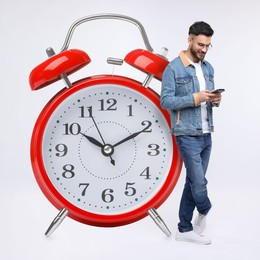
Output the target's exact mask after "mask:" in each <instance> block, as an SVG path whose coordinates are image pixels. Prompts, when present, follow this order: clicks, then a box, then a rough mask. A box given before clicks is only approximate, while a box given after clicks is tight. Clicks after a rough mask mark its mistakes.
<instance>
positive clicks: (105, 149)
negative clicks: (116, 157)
mask: <svg viewBox="0 0 260 260" xmlns="http://www.w3.org/2000/svg"><path fill="white" fill-rule="evenodd" d="M113 153H114V147H113V146H112V145H111V144H105V145H104V146H103V147H102V154H103V155H105V156H111V155H112V154H113Z"/></svg>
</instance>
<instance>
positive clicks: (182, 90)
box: [176, 77, 193, 96]
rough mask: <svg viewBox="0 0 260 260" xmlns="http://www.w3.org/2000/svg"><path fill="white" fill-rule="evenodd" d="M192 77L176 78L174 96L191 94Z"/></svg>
mask: <svg viewBox="0 0 260 260" xmlns="http://www.w3.org/2000/svg"><path fill="white" fill-rule="evenodd" d="M192 90H193V84H192V77H178V78H176V95H177V96H186V95H188V94H192V93H193V91H192Z"/></svg>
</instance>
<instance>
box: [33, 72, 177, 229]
mask: <svg viewBox="0 0 260 260" xmlns="http://www.w3.org/2000/svg"><path fill="white" fill-rule="evenodd" d="M99 84H115V85H119V86H121V87H125V88H131V89H133V90H135V91H138V92H140V93H141V94H142V95H144V96H146V97H147V98H149V99H150V100H151V101H152V102H153V103H154V104H155V105H156V106H157V108H158V109H159V110H160V111H161V112H162V113H163V115H164V117H165V118H166V120H167V122H168V125H169V127H170V115H169V113H168V111H165V110H163V109H162V108H161V106H160V97H159V95H158V94H157V93H156V92H155V91H153V90H152V89H151V88H145V87H143V86H142V85H141V83H140V82H138V81H135V80H133V79H130V78H127V77H123V76H115V75H97V76H92V77H88V78H84V79H81V80H79V81H77V82H75V83H73V86H72V87H71V88H65V89H63V90H61V91H60V92H59V93H58V94H56V95H55V96H54V97H53V98H52V99H51V100H50V101H49V102H48V103H47V104H46V106H45V107H44V108H43V110H42V112H41V113H40V115H39V117H38V119H37V121H36V124H35V126H34V129H33V133H32V139H31V162H32V168H33V171H34V175H35V178H36V180H37V182H38V185H39V186H40V188H41V190H42V191H43V193H44V194H45V196H46V197H47V198H48V200H49V201H50V202H51V203H52V204H53V205H54V206H55V207H56V208H57V209H58V210H61V209H62V208H66V209H67V210H68V216H69V217H71V218H72V219H75V220H77V221H79V222H82V223H85V224H88V225H94V226H103V227H113V226H120V225H126V224H130V223H133V222H135V221H137V220H139V219H142V218H144V217H145V216H147V214H148V210H149V209H151V208H158V207H159V206H160V205H161V204H162V203H163V202H164V201H165V200H166V199H167V198H168V197H169V195H170V194H171V192H172V190H173V189H174V187H175V185H176V183H177V181H178V178H179V175H180V172H181V168H182V159H181V156H180V154H179V151H178V148H177V145H176V142H175V139H174V136H172V142H173V158H172V164H171V168H170V170H169V173H168V176H167V178H166V181H165V182H164V184H163V186H162V187H161V189H160V190H159V191H158V192H157V194H156V195H155V196H154V197H153V198H152V199H151V200H149V201H148V202H146V203H145V204H143V205H142V206H140V207H139V208H137V209H134V210H132V211H129V212H126V213H122V214H115V215H101V214H95V213H92V212H87V211H85V210H83V209H80V208H78V207H76V206H75V205H73V204H72V203H70V202H69V201H68V200H66V199H65V198H64V197H63V196H62V195H61V194H60V193H59V192H58V191H57V190H56V188H55V187H54V186H53V184H52V183H51V181H50V179H49V177H48V174H47V172H46V170H45V167H44V163H43V158H42V156H43V155H42V141H43V135H44V131H45V127H46V125H47V122H48V120H49V118H50V117H51V115H52V113H53V112H54V111H55V109H56V108H57V107H58V106H59V104H61V103H62V102H63V101H64V100H65V99H66V98H67V97H69V96H70V95H72V94H73V93H75V92H77V91H79V90H81V89H83V88H88V87H94V86H95V85H99Z"/></svg>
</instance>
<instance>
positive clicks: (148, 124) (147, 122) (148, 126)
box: [142, 120, 152, 133]
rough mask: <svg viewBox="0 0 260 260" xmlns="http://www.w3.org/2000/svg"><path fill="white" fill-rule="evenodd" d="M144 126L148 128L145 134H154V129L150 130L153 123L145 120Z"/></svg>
mask: <svg viewBox="0 0 260 260" xmlns="http://www.w3.org/2000/svg"><path fill="white" fill-rule="evenodd" d="M142 125H143V126H146V125H147V126H146V127H145V128H144V130H143V132H144V133H151V132H152V129H149V128H150V127H151V126H152V122H150V121H148V120H145V121H143V122H142Z"/></svg>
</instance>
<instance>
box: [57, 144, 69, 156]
mask: <svg viewBox="0 0 260 260" xmlns="http://www.w3.org/2000/svg"><path fill="white" fill-rule="evenodd" d="M55 150H56V151H57V153H56V154H55V155H56V156H57V157H63V156H65V155H66V154H67V153H68V147H67V146H66V145H65V144H57V145H56V146H55Z"/></svg>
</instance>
